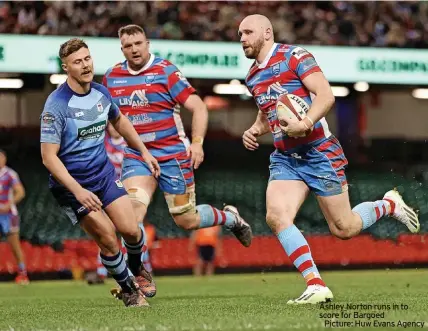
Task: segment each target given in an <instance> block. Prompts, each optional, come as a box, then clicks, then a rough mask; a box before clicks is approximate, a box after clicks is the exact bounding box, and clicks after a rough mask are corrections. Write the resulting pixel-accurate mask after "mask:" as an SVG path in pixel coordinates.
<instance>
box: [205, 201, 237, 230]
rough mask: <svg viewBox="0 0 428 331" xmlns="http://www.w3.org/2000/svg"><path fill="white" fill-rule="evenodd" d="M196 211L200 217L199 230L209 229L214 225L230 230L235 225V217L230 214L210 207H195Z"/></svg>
mask: <svg viewBox="0 0 428 331" xmlns="http://www.w3.org/2000/svg"><path fill="white" fill-rule="evenodd" d="M196 210H197V211H198V213H199V215H200V217H201V222H200V223H199V228H209V227H212V226H216V225H224V226H226V227H228V228H232V227H233V226H234V225H235V222H236V217H235V215H234V214H232V213H231V212H228V211H222V210H219V209H217V208H214V207H212V206H210V205H199V206H196Z"/></svg>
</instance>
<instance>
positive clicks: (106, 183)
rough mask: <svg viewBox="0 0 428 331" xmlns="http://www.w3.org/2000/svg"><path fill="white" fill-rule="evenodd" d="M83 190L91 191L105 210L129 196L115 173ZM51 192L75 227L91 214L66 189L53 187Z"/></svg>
mask: <svg viewBox="0 0 428 331" xmlns="http://www.w3.org/2000/svg"><path fill="white" fill-rule="evenodd" d="M83 188H85V189H87V190H88V191H91V192H92V193H94V194H95V195H96V196H97V197H98V198H99V199H100V200H101V202H102V204H103V209H104V208H105V207H107V206H108V205H109V204H111V203H112V202H113V201H115V200H117V199H119V198H120V197H122V196H124V195H127V192H126V190H125V188H124V187H123V184H122V182H121V181H120V180H119V179H116V175H115V173H114V172H111V173H110V174H109V175H107V176H106V177H104V178H103V179H102V180H101V182H98V183H96V184H94V185H93V186H91V185H86V186H85V185H83ZM51 192H52V194H53V196H54V197H55V199H56V200H57V201H58V204H59V205H60V206H61V208H62V209H63V210H64V212H65V213H66V214H67V216H68V217H69V218H70V220H71V222H72V223H73V225H75V224H77V223H78V222H79V221H80V220H81V219H82V217H84V216H86V215H88V214H89V210H87V209H86V208H85V207H84V206H82V204H81V203H80V202H79V201H77V199H76V198H75V196H74V195H73V194H72V193H71V192H70V191H68V190H67V189H66V188H63V187H53V188H51Z"/></svg>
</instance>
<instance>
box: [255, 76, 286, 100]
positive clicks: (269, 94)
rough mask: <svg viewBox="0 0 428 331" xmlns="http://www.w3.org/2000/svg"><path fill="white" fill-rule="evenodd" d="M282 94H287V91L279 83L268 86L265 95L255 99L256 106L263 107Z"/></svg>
mask: <svg viewBox="0 0 428 331" xmlns="http://www.w3.org/2000/svg"><path fill="white" fill-rule="evenodd" d="M284 93H288V90H287V89H285V88H284V87H282V86H281V84H280V83H279V82H276V83H274V84H271V85H269V87H268V89H267V91H266V94H262V95H260V96H258V97H257V98H256V102H257V104H259V105H260V106H261V105H264V104H265V103H267V102H270V101H276V100H277V99H278V96H279V95H281V94H284Z"/></svg>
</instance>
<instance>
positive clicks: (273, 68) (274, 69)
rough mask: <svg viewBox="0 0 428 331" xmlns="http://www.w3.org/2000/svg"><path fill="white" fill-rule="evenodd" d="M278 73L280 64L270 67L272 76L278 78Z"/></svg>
mask: <svg viewBox="0 0 428 331" xmlns="http://www.w3.org/2000/svg"><path fill="white" fill-rule="evenodd" d="M280 71H281V69H280V64H279V63H277V64H275V65H274V66H273V67H272V74H273V75H274V76H278V75H279V73H280Z"/></svg>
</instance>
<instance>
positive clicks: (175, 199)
mask: <svg viewBox="0 0 428 331" xmlns="http://www.w3.org/2000/svg"><path fill="white" fill-rule="evenodd" d="M165 200H166V203H167V205H168V209H169V212H170V213H171V214H172V215H181V214H184V213H187V212H189V211H190V212H192V213H196V194H195V186H194V185H192V186H189V187H187V189H186V193H184V194H170V193H165Z"/></svg>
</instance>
